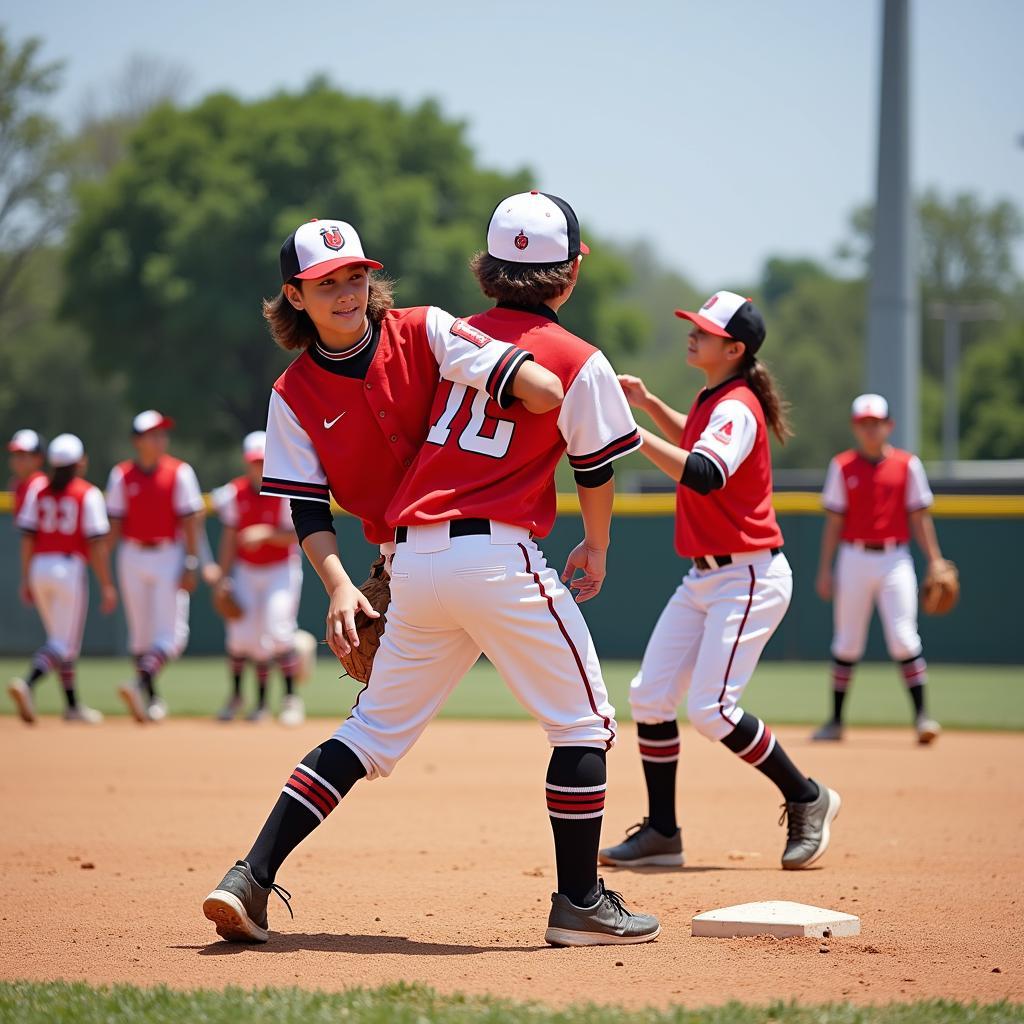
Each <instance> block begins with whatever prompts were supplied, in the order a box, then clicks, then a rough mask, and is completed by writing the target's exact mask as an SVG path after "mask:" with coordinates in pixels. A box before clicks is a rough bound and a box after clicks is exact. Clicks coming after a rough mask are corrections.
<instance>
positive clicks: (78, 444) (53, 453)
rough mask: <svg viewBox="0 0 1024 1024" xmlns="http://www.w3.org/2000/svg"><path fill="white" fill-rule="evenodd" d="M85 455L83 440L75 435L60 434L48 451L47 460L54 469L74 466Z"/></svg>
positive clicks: (51, 443)
mask: <svg viewBox="0 0 1024 1024" xmlns="http://www.w3.org/2000/svg"><path fill="white" fill-rule="evenodd" d="M84 455H85V445H84V444H82V439H81V438H80V437H76V436H75V435H74V434H58V435H57V436H56V437H55V438H54V439H53V440H52V441H51V442H50V447H49V448H47V449H46V459H47V461H48V462H49V463H50V465H51V466H53V467H54V469H61V468H63V467H64V466H73V465H75V463H76V462H81V461H82V458H83V457H84Z"/></svg>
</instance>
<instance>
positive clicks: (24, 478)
mask: <svg viewBox="0 0 1024 1024" xmlns="http://www.w3.org/2000/svg"><path fill="white" fill-rule="evenodd" d="M7 451H8V453H9V454H8V462H9V464H10V467H11V490H12V491H14V515H15V518H17V515H18V513H19V512H20V511H21V509H22V506H23V505H24V504H25V499H26V498H27V497H28V492H29V490H30V489H31V488H33V487H39V486H41V485H42V483H43V482H44V481H45V480H46V474H45V473H44V472H43V439H42V438H41V437H40V436H39V435H38V434H37V433H36V432H35V431H34V430H17V431H15V433H14V437H12V438H11V439H10V441H8V443H7Z"/></svg>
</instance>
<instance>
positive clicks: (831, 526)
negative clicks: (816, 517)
mask: <svg viewBox="0 0 1024 1024" xmlns="http://www.w3.org/2000/svg"><path fill="white" fill-rule="evenodd" d="M821 504H822V507H823V508H824V509H825V526H824V528H823V529H822V531H821V550H820V552H819V554H818V575H817V577H816V578H815V581H814V589H815V591H816V592H817V594H818V597H820V598H821V599H822V601H831V600H832V594H833V589H834V588H833V575H832V563H833V562H834V561H835V557H836V551H837V550H838V548H839V541H840V538H841V537H842V535H843V524H844V523H845V521H846V510H847V506H848V499H847V494H846V481H845V479H844V477H843V471H842V470H841V469H840V468H839V462H838V460H837V459H832V460H831V461H830V462H829V464H828V471H827V472H826V473H825V486H824V487H823V488H822V491H821Z"/></svg>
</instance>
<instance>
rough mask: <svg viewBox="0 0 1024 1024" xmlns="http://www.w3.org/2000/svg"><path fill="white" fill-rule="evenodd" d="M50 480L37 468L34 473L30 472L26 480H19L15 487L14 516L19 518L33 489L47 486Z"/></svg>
mask: <svg viewBox="0 0 1024 1024" xmlns="http://www.w3.org/2000/svg"><path fill="white" fill-rule="evenodd" d="M48 482H49V478H48V477H47V475H46V474H45V473H44V472H43V471H42V470H39V469H37V470H36V471H35V472H34V473H29V475H28V476H27V477H25V479H24V480H19V481H18V483H17V485H16V486H15V488H14V517H15V519H17V517H18V514H19V513H20V512H21V510H22V509H23V508H24V507H25V500H26V499H27V498H28V496H29V494H30V493H31V492H32V491H33V490H37V489H38V488H40V487H45V486H46V484H47V483H48Z"/></svg>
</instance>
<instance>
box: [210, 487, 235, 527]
mask: <svg viewBox="0 0 1024 1024" xmlns="http://www.w3.org/2000/svg"><path fill="white" fill-rule="evenodd" d="M210 497H211V498H212V500H213V507H214V508H215V509H216V510H217V516H218V518H219V519H220V521H221V522H222V523H223V524H224V525H225V526H229V527H231V528H232V529H236V528H237V527H238V491H237V489H236V488H235V485H234V483H233V482H232V483H227V484H224V486H223V487H218V488H217V489H216V490H215V491H214V492H213V494H211V495H210Z"/></svg>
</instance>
